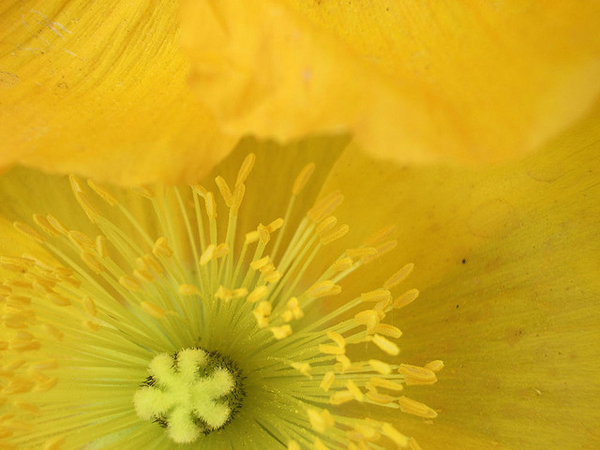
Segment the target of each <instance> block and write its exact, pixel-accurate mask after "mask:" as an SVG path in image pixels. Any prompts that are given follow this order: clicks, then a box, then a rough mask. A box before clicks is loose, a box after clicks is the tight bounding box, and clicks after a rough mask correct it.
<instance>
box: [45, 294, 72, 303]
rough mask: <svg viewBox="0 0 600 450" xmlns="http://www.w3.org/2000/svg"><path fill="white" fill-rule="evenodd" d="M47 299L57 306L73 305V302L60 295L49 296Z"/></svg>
mask: <svg viewBox="0 0 600 450" xmlns="http://www.w3.org/2000/svg"><path fill="white" fill-rule="evenodd" d="M46 298H47V299H48V300H50V301H51V302H52V303H54V304H55V305H56V306H69V305H70V304H71V300H69V299H68V298H66V297H63V296H62V295H59V294H47V295H46Z"/></svg>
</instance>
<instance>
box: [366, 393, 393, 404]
mask: <svg viewBox="0 0 600 450" xmlns="http://www.w3.org/2000/svg"><path fill="white" fill-rule="evenodd" d="M367 398H368V399H369V400H371V401H372V402H375V403H379V404H381V405H388V404H390V403H392V402H393V401H394V400H396V398H395V397H392V396H391V395H388V394H382V393H380V392H375V391H369V392H367Z"/></svg>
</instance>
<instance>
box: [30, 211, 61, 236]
mask: <svg viewBox="0 0 600 450" xmlns="http://www.w3.org/2000/svg"><path fill="white" fill-rule="evenodd" d="M33 221H34V222H35V223H36V225H37V226H38V227H40V228H41V229H42V231H43V232H44V233H46V234H48V235H50V236H60V232H59V231H58V230H56V229H55V228H54V227H53V226H52V225H51V224H50V222H48V219H46V218H45V217H44V216H42V215H41V214H34V215H33Z"/></svg>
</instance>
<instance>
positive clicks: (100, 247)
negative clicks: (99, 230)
mask: <svg viewBox="0 0 600 450" xmlns="http://www.w3.org/2000/svg"><path fill="white" fill-rule="evenodd" d="M95 244H96V245H95V249H96V253H98V256H99V257H100V258H106V257H107V256H108V249H107V248H106V238H105V237H104V236H102V235H98V236H96V242H95Z"/></svg>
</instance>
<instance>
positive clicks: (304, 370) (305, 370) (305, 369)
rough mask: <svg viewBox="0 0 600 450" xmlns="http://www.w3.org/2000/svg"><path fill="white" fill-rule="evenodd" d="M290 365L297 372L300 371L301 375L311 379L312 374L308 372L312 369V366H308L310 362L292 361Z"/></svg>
mask: <svg viewBox="0 0 600 450" xmlns="http://www.w3.org/2000/svg"><path fill="white" fill-rule="evenodd" d="M291 366H292V367H293V368H294V369H296V370H297V371H298V372H300V373H301V374H302V375H304V376H306V377H308V378H311V379H312V375H311V374H310V371H311V370H312V367H310V364H309V363H307V362H303V363H300V362H294V363H292V364H291Z"/></svg>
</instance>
